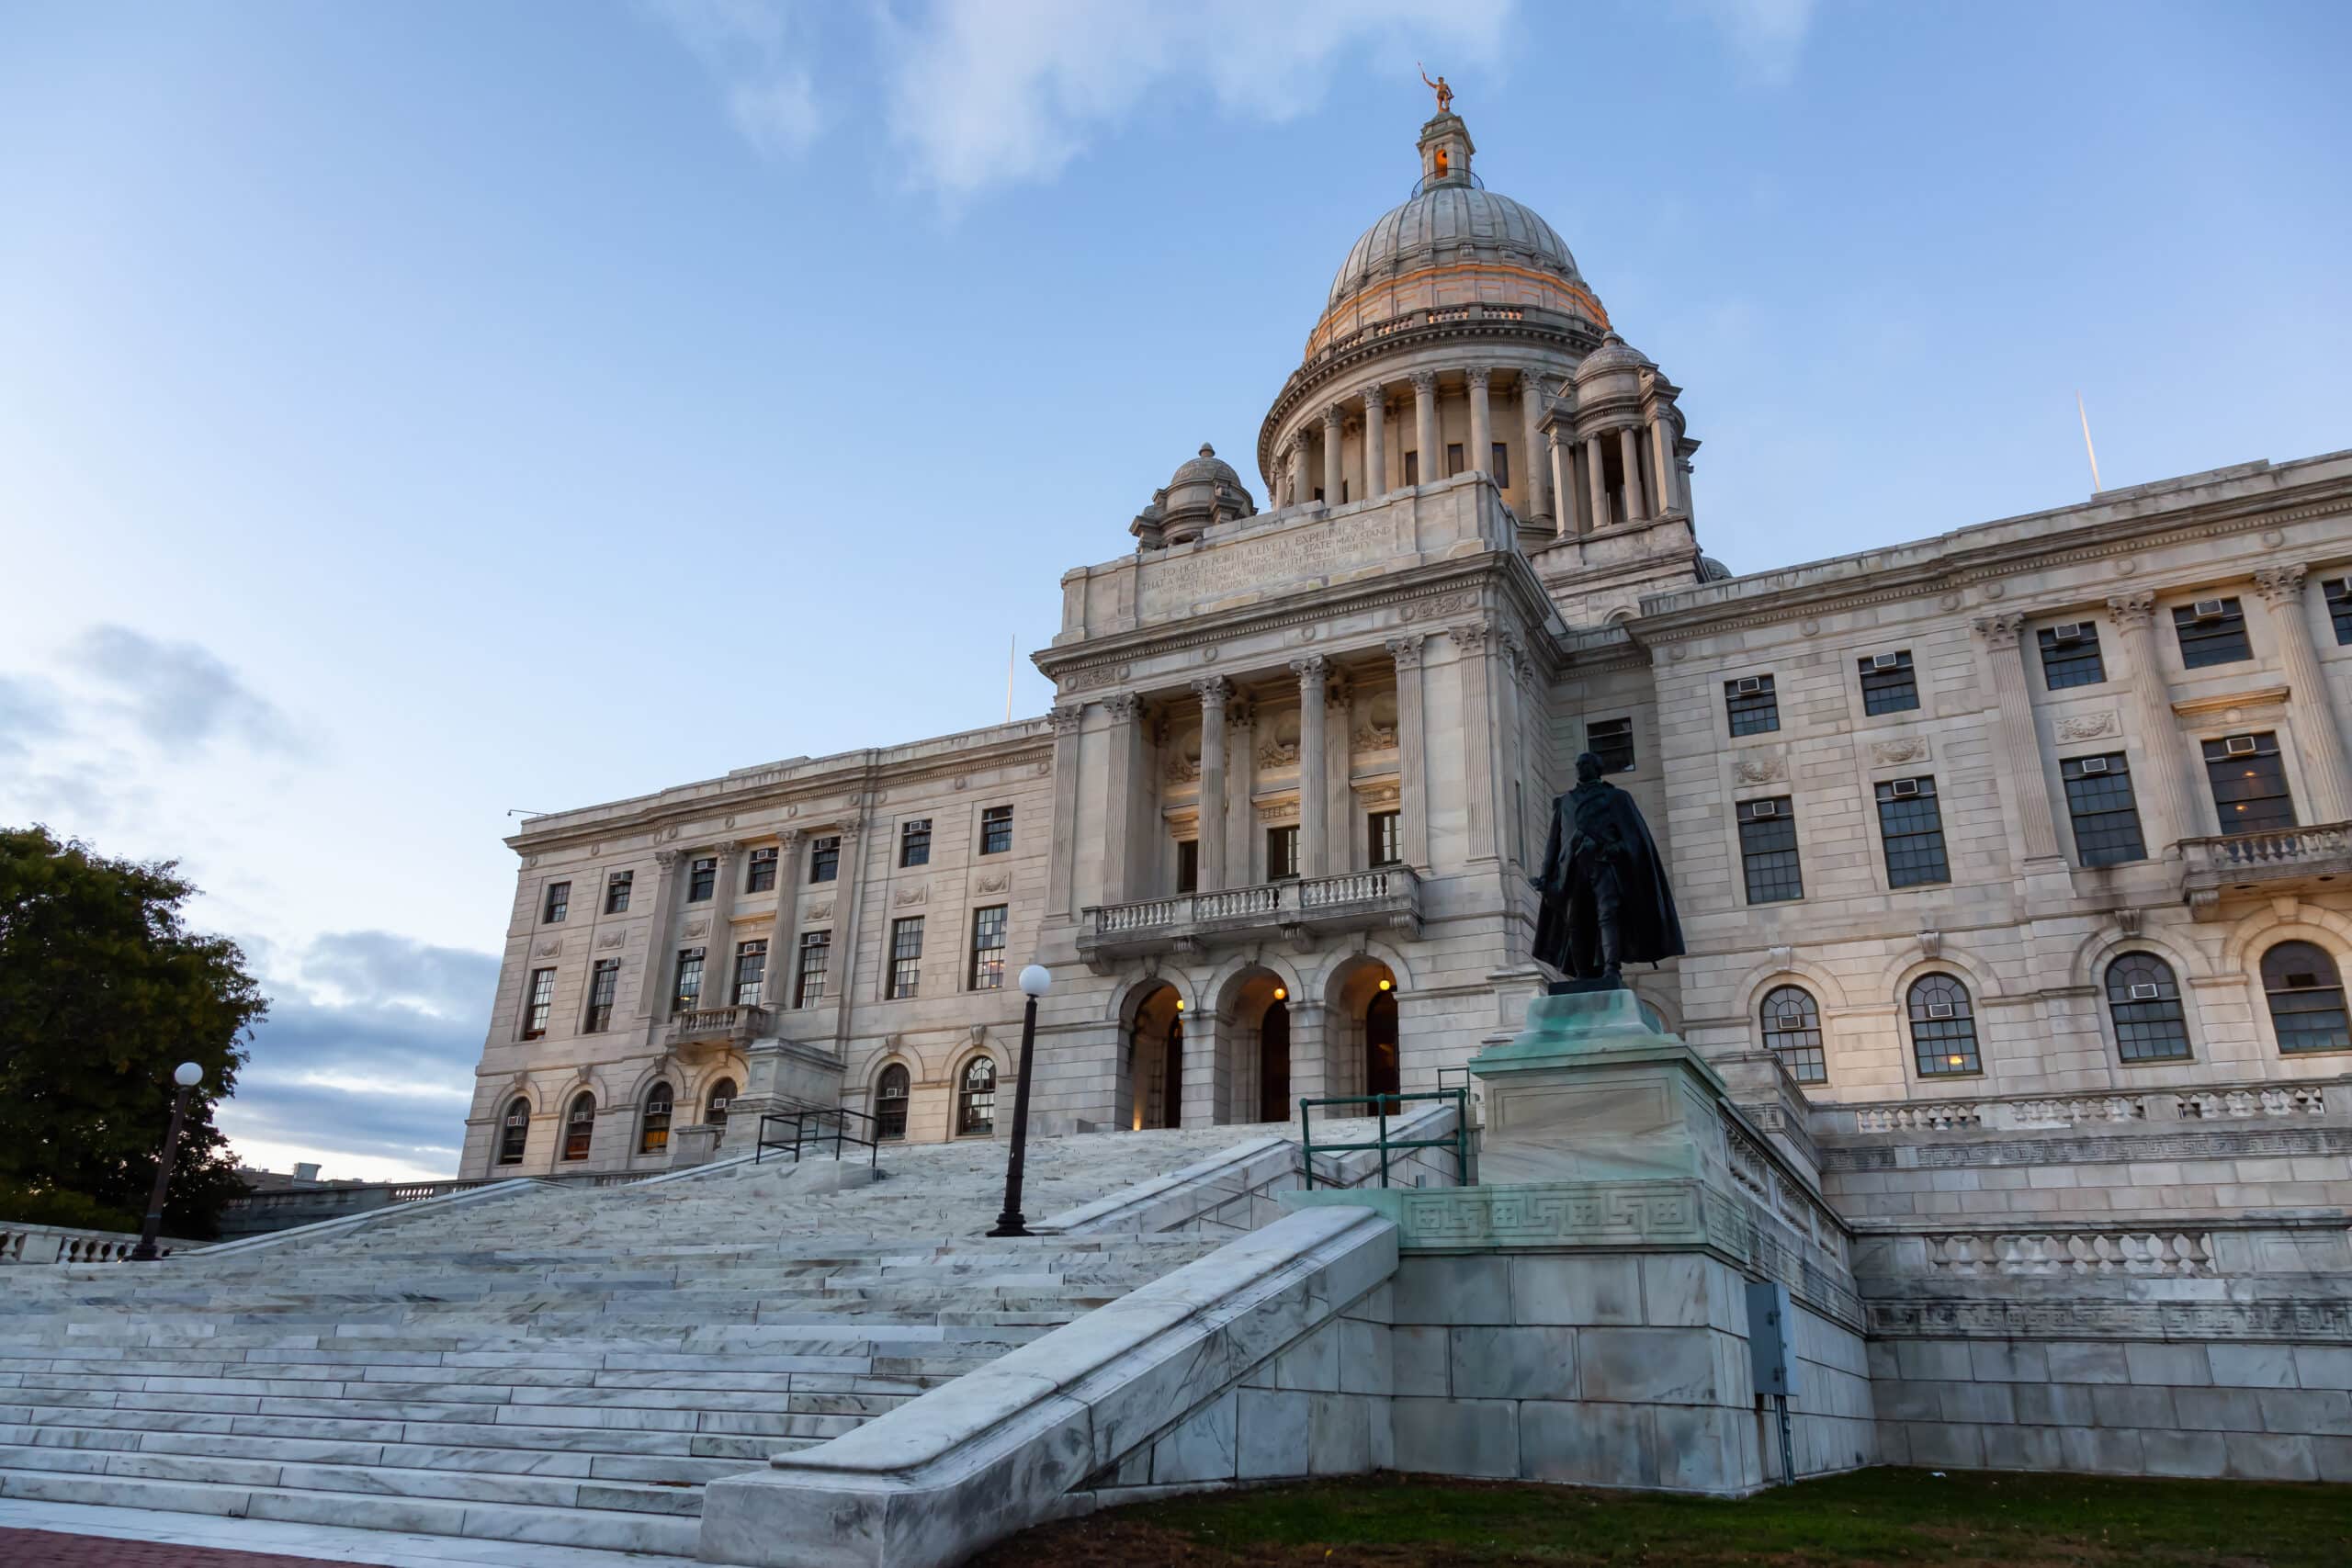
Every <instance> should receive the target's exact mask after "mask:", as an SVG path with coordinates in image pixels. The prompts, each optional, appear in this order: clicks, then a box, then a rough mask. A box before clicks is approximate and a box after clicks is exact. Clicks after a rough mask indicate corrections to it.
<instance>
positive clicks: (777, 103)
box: [0, 0, 2352, 1175]
mask: <svg viewBox="0 0 2352 1568" xmlns="http://www.w3.org/2000/svg"><path fill="white" fill-rule="evenodd" d="M2347 35H2352V11H2347V9H2346V7H2344V6H2341V5H2335V4H2315V5H2291V4H2284V3H2280V4H2267V5H2257V6H2223V5H2212V6H2177V5H2163V4H2131V5H2088V4H2086V5H2076V6H2052V5H2046V4H2037V5H2019V6H2005V5H1997V4H1990V3H1984V4H1973V5H1970V6H1920V5H1895V4H1884V5H1841V4H1831V3H1821V4H1808V3H1807V0H1683V3H1679V4H1677V3H1659V4H1631V3H1628V4H1623V5H1578V6H1569V5H1565V4H1556V3H1555V4H1525V3H1521V4H1517V5H1514V4H1511V3H1510V0H1449V3H1448V4H1446V5H1443V6H1431V5H1429V4H1427V3H1426V0H1416V3H1412V4H1406V3H1402V0H1351V3H1345V4H1339V3H1326V0H1291V3H1288V4H1279V5H1268V4H1265V3H1264V0H1194V3H1193V4H1190V5H1172V4H1160V3H1156V0H1124V3H1122V4H1118V5H1112V4H1109V3H1108V0H1104V3H1102V4H1094V5H1080V4H1046V3H1024V0H889V3H883V0H875V3H871V4H849V3H840V0H833V3H824V4H817V3H811V0H645V3H641V4H623V3H616V4H590V3H587V0H505V3H503V4H497V5H482V4H478V3H475V0H405V3H402V4H398V5H393V4H378V5H374V6H361V5H340V6H322V5H316V4H292V3H267V0H249V3H246V4H241V5H228V4H220V3H196V4H184V5H165V4H153V5H146V6H137V5H117V6H93V5H88V4H84V3H80V0H74V3H68V4H54V5H51V4H21V3H15V0H0V547H4V548H0V583H5V585H6V589H7V592H6V597H5V601H0V604H5V610H0V821H11V822H22V821H28V820H40V821H46V822H47V823H49V824H50V825H51V827H52V828H53V829H56V830H58V831H60V832H62V833H67V834H73V835H78V836H81V837H84V838H85V839H87V840H90V841H92V842H93V843H95V844H96V846H97V847H99V848H100V849H102V850H105V851H107V852H116V853H124V854H136V855H141V856H163V855H173V856H177V857H179V858H180V859H182V860H183V862H184V863H185V864H186V866H187V870H188V871H189V873H190V874H192V875H194V876H195V877H196V878H197V879H198V881H199V882H200V883H201V884H202V885H203V886H204V887H205V888H206V889H207V896H206V897H205V899H204V900H203V902H202V904H201V906H200V907H199V908H198V910H197V916H198V919H200V920H201V921H203V922H205V923H206V924H208V925H209V926H211V927H213V928H215V929H219V930H222V931H229V932H231V933H232V934H234V935H236V936H237V937H239V938H240V939H241V940H243V941H245V942H247V943H248V944H249V946H250V949H251V951H252V953H253V955H254V959H255V962H256V964H257V965H258V966H259V967H260V969H261V970H262V972H263V974H264V975H265V976H266V979H267V981H268V983H269V987H270V989H271V991H272V993H273V994H274V995H275V996H276V997H277V998H278V1004H277V1016H276V1017H275V1019H274V1020H273V1021H271V1022H270V1023H269V1024H268V1025H266V1028H265V1029H264V1031H263V1032H262V1034H261V1037H260V1040H259V1041H258V1043H257V1044H256V1047H255V1051H254V1063H253V1066H252V1067H251V1068H250V1070H249V1073H248V1077H247V1089H246V1091H245V1093H244V1094H243V1096H242V1097H241V1098H240V1100H239V1102H238V1104H237V1105H235V1106H233V1107H232V1108H230V1109H229V1110H228V1111H226V1112H225V1113H224V1117H223V1121H224V1124H225V1125H227V1126H228V1127H229V1128H230V1130H231V1132H232V1135H233V1136H235V1137H236V1138H237V1139H238V1140H239V1143H240V1145H241V1147H243V1149H244V1150H245V1151H246V1152H247V1153H248V1154H249V1155H251V1156H254V1157H256V1158H260V1159H263V1160H266V1161H272V1162H276V1163H278V1164H281V1165H282V1164H283V1163H284V1162H285V1161H288V1160H290V1159H294V1158H317V1159H320V1160H322V1161H323V1162H324V1163H325V1164H326V1165H327V1166H328V1168H329V1169H330V1172H331V1173H334V1174H370V1175H412V1174H433V1173H446V1172H447V1170H448V1169H449V1168H451V1166H452V1164H453V1162H454V1158H455V1146H456V1143H457V1137H458V1132H459V1125H458V1123H459V1122H460V1120H461V1118H462V1115H463V1112H464V1108H465V1100H466V1094H467V1090H468V1087H469V1080H470V1075H471V1068H472V1065H473V1062H474V1059H475V1056H476V1055H477V1053H478V1051H479V1049H480V1044H481V1028H482V1020H483V1018H484V1017H485V1015H486V1011H487V1007H488V1000H489V994H490V987H491V982H492V976H494V973H495V967H496V961H495V958H494V956H493V954H494V953H495V952H496V950H497V948H498V945H499V943H500V942H501V939H502V936H503V927H504V921H505V912H506V909H507V907H508V901H509V898H510V897H511V891H512V878H513V862H512V858H511V856H510V854H509V853H508V852H507V851H506V850H505V849H504V848H503V845H502V844H501V842H500V840H501V838H502V836H503V833H504V832H506V831H507V830H509V824H508V821H507V819H506V818H505V816H504V813H505V812H506V810H507V809H508V808H510V807H528V808H533V809H552V808H557V807H568V806H574V805H579V804H583V803H587V802H592V801H596V800H602V799H607V798H611V797H615V796H619V795H631V794H635V793H639V792H641V791H645V790H649V789H653V788H657V787H659V786H661V785H663V784H672V783H676V782H681V781H684V780H687V779H692V778H698V777H705V776H708V775H710V774H714V773H720V772H723V771H725V770H726V769H728V768H730V767H738V766H743V765H747V764H750V763H753V762H758V761H767V760H773V759H775V758H780V757H786V756H792V755H796V754H800V753H807V754H810V755H816V754H821V753H823V752H827V751H831V750H842V749H844V748H849V747H854V746H861V745H866V744H873V743H880V742H888V741H892V740H899V739H913V738H917V737H920V736H924V735H929V734H934V733H940V732H944V731H948V730H953V729H958V728H968V727H971V726H975V725H979V724H985V723H989V722H991V721H993V720H995V719H997V718H1000V717H1001V716H1002V712H1003V685H1004V680H1003V667H1002V660H1003V658H1004V649H1005V643H1006V639H1007V637H1013V636H1017V637H1019V639H1020V645H1021V649H1022V651H1023V654H1024V655H1025V654H1026V653H1027V652H1028V651H1029V650H1031V649H1034V648H1035V647H1036V646H1037V645H1038V644H1039V643H1040V642H1042V641H1043V640H1044V639H1045V638H1046V637H1048V636H1050V635H1051V633H1052V631H1053V629H1054V623H1055V617H1056V615H1057V610H1058V598H1059V594H1058V588H1057V581H1058V579H1059V576H1060V574H1061V572H1062V571H1063V570H1066V569H1067V568H1069V567H1070V566H1072V565H1076V564H1080V563H1082V562H1088V561H1095V560H1103V559H1108V558H1113V557H1115V556H1117V555H1118V554H1120V553H1122V551H1123V548H1124V547H1126V546H1127V545H1128V543H1129V540H1128V538H1127V536H1126V534H1125V525H1126V522H1127V520H1128V519H1129V518H1130V517H1131V516H1132V515H1133V514H1134V513H1135V512H1136V509H1137V508H1138V507H1139V506H1140V505H1141V504H1142V503H1143V502H1145V501H1146V500H1148V497H1149V495H1150V493H1151V491H1152V489H1153V488H1154V487H1155V486H1156V485H1157V484H1159V483H1160V482H1161V481H1163V480H1164V479H1165V478H1166V477H1167V475H1168V473H1169V471H1170V469H1172V468H1174V467H1175V466H1176V464H1177V463H1178V462H1180V461H1181V460H1182V459H1183V458H1184V457H1188V456H1190V455H1191V453H1192V451H1193V448H1194V447H1195V446H1197V445H1198V444H1199V443H1200V442H1201V441H1202V440H1203V439H1208V440H1211V441H1214V442H1216V444H1217V446H1218V447H1219V448H1220V450H1221V451H1223V452H1224V453H1225V454H1227V456H1228V457H1232V458H1234V459H1235V460H1236V462H1237V464H1238V466H1240V467H1241V468H1243V470H1244V472H1245V474H1247V475H1248V477H1249V478H1250V480H1251V483H1252V485H1253V488H1257V489H1259V491H1260V493H1261V498H1262V493H1263V492H1262V484H1261V481H1260V479H1259V477H1258V476H1257V474H1256V473H1255V471H1254V469H1255V465H1254V461H1253V460H1251V458H1250V454H1251V453H1252V452H1253V450H1254V443H1255V437H1256V432H1257V426H1258V422H1259V420H1260V418H1261V416H1262V414H1263V412H1264V410H1265V407H1266V405H1267V403H1268V402H1269V401H1270V400H1272V397H1273V395H1274V393H1275V392H1276V391H1277V389H1279V388H1280V386H1281V384H1282V381H1283V377H1284V376H1285V375H1287V374H1288V373H1289V371H1290V370H1291V369H1292V368H1294V367H1295V365H1296V363H1297V359H1298V355H1299V352H1300V349H1301V346H1302V344H1303V343H1304V341H1305V338H1306V333H1307V332H1308V330H1309V329H1310V328H1311V327H1312V326H1313V324H1314V321H1315V316H1316V313H1317V309H1318V308H1319V306H1320V303H1321V301H1322V299H1323V294H1324V290H1325V288H1326V287H1327V286H1328V284H1329V278H1330V274H1331V270H1332V269H1333V267H1335V266H1336V265H1337V264H1338V262H1339V259H1340V256H1341V255H1342V254H1344V253H1345V251H1346V249H1347V246H1348V244H1349V243H1350V241H1351V240H1352V238H1353V237H1354V236H1355V234H1356V233H1357V232H1358V231H1360V230H1362V229H1363V227H1364V226H1365V225H1366V224H1368V223H1369V222H1371V221H1372V220H1373V219H1374V218H1375V217H1376V216H1378V215H1379V213H1380V212H1381V211H1383V210H1384V209H1386V208H1388V207H1389V206H1392V205H1394V204H1395V203H1396V202H1397V201H1398V200H1400V199H1402V198H1403V197H1404V195H1405V194H1406V191H1407V189H1408V186H1409V185H1410V183H1411V181H1412V180H1413V178H1414V176H1415V175H1416V173H1417V172H1418V170H1417V167H1416V164H1415V158H1414V152H1413V138H1414V134H1415V131H1416V130H1417V128H1418V126H1419V123H1420V121H1421V119H1422V118H1424V117H1425V116H1426V114H1427V113H1428V110H1429V96H1428V94H1427V92H1426V90H1425V89H1424V88H1423V87H1422V86H1421V85H1420V83H1419V78H1418V75H1417V73H1416V72H1415V69H1414V65H1415V62H1417V61H1419V62H1427V63H1428V65H1429V66H1430V70H1431V71H1432V72H1433V73H1434V72H1437V71H1443V72H1444V73H1446V74H1447V75H1448V76H1449V77H1450V78H1451V80H1452V81H1453V85H1454V86H1455V88H1456V91H1457V93H1458V94H1459V97H1458V100H1457V103H1456V106H1455V107H1456V108H1457V109H1458V110H1459V111H1460V112H1461V113H1462V114H1463V115H1464V117H1465V118H1466V119H1467V121H1468V123H1469V125H1470V128H1471V130H1472V133H1473V135H1474V136H1475V138H1476V141H1477V143H1478V147H1479V152H1478V164H1477V166H1478V170H1479V173H1480V174H1481V175H1484V176H1485V177H1486V178H1487V181H1488V183H1489V184H1490V185H1491V186H1493V187H1494V188H1496V189H1498V190H1501V191H1505V192H1508V193H1510V195H1512V196H1515V197H1519V198H1520V199H1521V200H1523V201H1525V202H1527V203H1528V204H1530V205H1531V206H1532V207H1534V208H1535V209H1537V210H1539V211H1541V212H1543V213H1544V214H1545V215H1546V216H1547V217H1548V218H1549V219H1550V220H1552V222H1553V224H1554V226H1555V228H1557V229H1558V230H1559V231H1560V232H1561V233H1562V235H1563V236H1564V237H1566V240H1567V242H1568V243H1569V245H1570V247H1571V248H1572V249H1573V250H1574V251H1575V253H1576V255H1577V261H1578V264H1579V265H1580V266H1581V268H1582V270H1583V272H1584V274H1585V276H1586V277H1587V279H1588V280H1589V282H1590V283H1591V284H1592V286H1593V288H1595V289H1596V291H1597V292H1598V293H1599V295H1600V298H1601V299H1602V300H1603V301H1604V302H1605V303H1606V304H1607V306H1608V308H1609V310H1610V311H1611V315H1612V317H1613V318H1614V319H1615V321H1616V322H1617V323H1618V325H1619V327H1620V329H1621V330H1622V331H1623V333H1625V334H1626V336H1627V337H1628V338H1629V339H1630V340H1631V341H1632V342H1633V343H1634V344H1635V346H1637V347H1639V348H1641V349H1642V350H1644V351H1645V352H1646V353H1647V354H1649V355H1651V356H1652V357H1654V358H1656V359H1657V361H1658V362H1659V363H1660V364H1661V366H1663V367H1664V368H1665V369H1666V371H1667V372H1668V374H1669V375H1670V376H1671V377H1673V378H1674V379H1675V380H1676V381H1677V382H1678V383H1679V384H1680V385H1681V386H1683V387H1684V388H1685V389H1686V392H1685V396H1684V399H1683V407H1684V409H1685V410H1686V412H1688V414H1689V416H1690V419H1691V432H1692V434H1695V435H1697V436H1699V437H1700V438H1701V439H1702V441H1703V442H1704V443H1705V446H1704V449H1703V450H1702V452H1701V453H1700V455H1699V457H1698V459H1697V475H1696V480H1695V484H1694V495H1695V499H1696V502H1697V506H1698V521H1699V525H1700V529H1701V532H1702V537H1703V538H1704V540H1705V541H1706V543H1707V545H1708V547H1710V549H1711V550H1712V551H1713V553H1714V554H1716V555H1717V556H1719V557H1721V558H1723V559H1724V561H1726V562H1727V563H1728V564H1729V565H1730V566H1731V567H1732V568H1733V569H1734V570H1740V571H1747V570H1760V569H1763V568H1767V567H1770V566H1774V565H1778V564H1783V563H1786V562H1789V561H1792V560H1800V559H1804V558H1812V557H1816V556H1822V555H1828V554H1835V553H1838V552H1840V551H1845V550H1849V549H1857V548H1861V547H1866V546H1870V545H1873V544H1879V543H1885V542H1891V541H1894V540H1897V539H1905V538H1913V537H1917V536H1923V535H1928V534H1933V533H1936V532H1938V531H1940V530H1942V529H1945V528H1950V527H1953V526H1957V525H1964V524H1968V523H1972V522H1977V521H1982V520H1984V519H1986V518H1990V517H1996V516H2001V515H2006V514H2009V513H2018V512H2025V511H2031V510H2035V509H2038V508H2041V507H2046V506H2052V505H2057V504H2062V503H2064V502H2069V501H2074V500H2077V499H2080V498H2081V497H2082V496H2083V495H2084V494H2085V492H2086V491H2087V490H2088V488H2089V487H2088V479H2087V475H2086V469H2085V465H2084V460H2083V452H2082V446H2081V440H2080V436H2079V434H2078V433H2077V430H2076V427H2075V403H2074V399H2075V392H2076V391H2077V390H2078V389H2079V390H2080V391H2081V392H2082V393H2083V395H2084V396H2085V398H2086V400H2087V401H2088V403H2089V407H2090V412H2091V419H2092V423H2093V429H2094V434H2096V436H2097V438H2098V447H2099V459H2100V464H2101V468H2102V469H2103V472H2104V477H2105V479H2106V481H2107V483H2108V484H2109V485H2110V486H2114V485H2120V484H2131V483H2135V482H2138V481H2142V480H2145V479H2156V478H2161V477H2164V476H2166V475H2171V474H2177V473H2182V472H2188V471H2192V470H2195V469H2199V468H2211V467H2216V466H2220V465H2222V464H2227V463H2233V462H2241V461H2245V460H2247V459H2250V458H2255V457H2270V458H2273V459H2281V458H2287V457H2300V456H2307V455H2310V454H2312V453H2316V452H2323V451H2328V450H2333V449H2336V448H2340V447H2343V446H2352V420H2347V413H2352V306H2347V302H2346V290H2345V286H2344V277H2345V275H2346V257H2347V255H2352V199H2347V197H2352V190H2348V189H2347V186H2352V174H2347V168H2352V160H2347V159H2346V155H2345V149H2346V148H2347V147H2352V98H2348V97H2347V96H2346V94H2345V93H2344V92H2343V91H2342V90H2341V71H2342V66H2343V62H2344V61H2345V60H2346V58H2347V57H2352V47H2347V46H2352V37H2347ZM1047 696H1048V693H1047V690H1046V685H1045V683H1044V682H1042V681H1040V680H1039V679H1038V678H1037V677H1036V676H1035V673H1034V672H1033V671H1029V670H1028V669H1027V666H1026V661H1025V659H1024V660H1023V670H1022V674H1021V678H1020V680H1019V682H1018V690H1017V693H1016V706H1017V708H1018V709H1019V711H1021V712H1023V713H1035V712H1037V711H1039V710H1041V709H1042V708H1043V706H1044V705H1045V704H1046V700H1047Z"/></svg>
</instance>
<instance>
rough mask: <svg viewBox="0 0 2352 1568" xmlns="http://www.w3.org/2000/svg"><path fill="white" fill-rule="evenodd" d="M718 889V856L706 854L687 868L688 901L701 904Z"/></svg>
mask: <svg viewBox="0 0 2352 1568" xmlns="http://www.w3.org/2000/svg"><path fill="white" fill-rule="evenodd" d="M717 891H718V856H716V855H705V856H704V857H703V858H702V859H700V860H698V861H695V863H693V864H692V865H690V866H688V867H687V868H686V902H687V903H689V904H699V903H701V902H703V901H704V900H705V899H707V898H708V897H710V896H711V895H712V894H713V893H716V892H717Z"/></svg>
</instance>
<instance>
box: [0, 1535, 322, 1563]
mask: <svg viewBox="0 0 2352 1568" xmlns="http://www.w3.org/2000/svg"><path fill="white" fill-rule="evenodd" d="M0 1563H6V1564H7V1568H353V1564H351V1563H349V1562H328V1561H326V1560H325V1559H323V1558H318V1557H281V1556H278V1555H277V1553H275V1552H263V1551H218V1550H216V1549H214V1548H212V1547H209V1546H185V1545H182V1544H180V1543H179V1542H177V1541H168V1540H111V1539H109V1538H107V1537H106V1536H102V1535H73V1534H67V1533H63V1532H61V1531H57V1530H20V1529H0Z"/></svg>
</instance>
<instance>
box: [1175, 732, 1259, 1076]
mask: <svg viewBox="0 0 2352 1568" xmlns="http://www.w3.org/2000/svg"><path fill="white" fill-rule="evenodd" d="M1225 722H1226V727H1227V729H1229V730H1230V731H1231V732H1232V733H1231V736H1230V739H1228V740H1227V745H1226V758H1227V762H1228V763H1229V764H1230V765H1229V766H1228V767H1227V769H1226V781H1225V805H1226V817H1227V832H1226V836H1225V856H1226V859H1225V886H1227V887H1247V886H1250V881H1251V877H1250V851H1251V850H1252V849H1253V848H1254V847H1255V846H1254V845H1253V844H1252V842H1251V840H1253V839H1254V838H1255V837H1256V835H1257V831H1258V808H1257V806H1256V805H1255V804H1254V802H1253V801H1252V800H1251V798H1250V797H1251V796H1252V795H1255V794H1256V793H1257V790H1258V732H1257V725H1258V714H1257V710H1256V709H1255V708H1252V707H1251V706H1250V705H1249V704H1247V703H1244V702H1233V703H1228V704H1227V706H1226V712H1225ZM1186 1059H1187V1060H1188V1061H1189V1060H1190V1058H1189V1057H1188V1058H1186Z"/></svg>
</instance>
